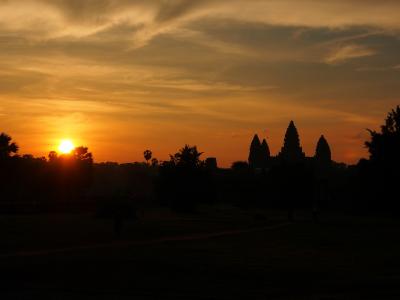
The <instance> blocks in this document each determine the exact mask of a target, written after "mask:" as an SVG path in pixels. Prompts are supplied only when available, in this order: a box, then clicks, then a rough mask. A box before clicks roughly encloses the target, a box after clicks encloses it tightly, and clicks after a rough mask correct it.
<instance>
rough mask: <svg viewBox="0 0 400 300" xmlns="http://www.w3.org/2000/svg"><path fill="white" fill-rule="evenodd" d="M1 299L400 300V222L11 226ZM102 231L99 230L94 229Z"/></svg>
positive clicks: (19, 220) (0, 265) (220, 220)
mask: <svg viewBox="0 0 400 300" xmlns="http://www.w3.org/2000/svg"><path fill="white" fill-rule="evenodd" d="M0 221H1V224H0V225H1V229H0V232H1V234H2V237H3V238H2V241H1V251H0V271H1V277H2V278H1V281H0V288H1V290H0V299H400V222H399V221H395V220H393V219H386V218H372V217H344V216H340V217H339V216H332V215H331V216H325V218H324V219H323V220H322V221H321V223H320V224H313V223H312V222H311V221H309V219H308V218H305V217H303V218H301V217H300V218H299V219H298V221H296V222H294V223H292V224H287V223H286V221H285V219H284V214H282V215H280V216H279V214H275V215H273V216H270V215H268V214H259V213H256V214H251V213H248V214H244V215H240V216H236V215H234V214H233V215H232V214H231V215H229V214H218V213H216V214H214V215H198V216H196V217H188V216H187V217H185V216H183V217H182V216H180V217H173V216H172V217H171V216H169V217H167V218H159V219H158V217H157V216H156V217H154V216H153V218H152V217H148V218H147V219H146V218H144V220H143V221H142V222H141V223H136V224H134V223H132V224H126V226H125V229H124V230H125V231H124V232H123V236H122V237H121V239H118V240H115V238H114V237H113V235H112V226H111V224H112V223H111V221H99V220H94V219H92V218H91V217H90V216H62V215H56V216H51V217H48V216H46V217H44V216H42V217H40V218H39V217H1V219H0ZM93 224H95V225H93Z"/></svg>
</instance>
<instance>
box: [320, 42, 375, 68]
mask: <svg viewBox="0 0 400 300" xmlns="http://www.w3.org/2000/svg"><path fill="white" fill-rule="evenodd" d="M376 53H377V52H376V51H375V50H374V49H371V48H368V47H365V46H362V45H356V44H351V45H345V46H340V47H338V48H337V49H334V50H333V51H332V52H331V53H330V54H329V55H328V56H327V57H326V58H325V62H326V63H328V64H340V63H344V62H346V61H348V60H350V59H354V58H360V57H366V56H371V55H375V54H376Z"/></svg>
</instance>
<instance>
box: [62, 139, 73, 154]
mask: <svg viewBox="0 0 400 300" xmlns="http://www.w3.org/2000/svg"><path fill="white" fill-rule="evenodd" d="M74 148H75V147H74V144H73V143H72V141H71V140H68V139H65V140H62V141H61V142H60V145H59V146H58V150H59V151H60V152H61V153H63V154H68V153H71V151H72V150H73V149H74Z"/></svg>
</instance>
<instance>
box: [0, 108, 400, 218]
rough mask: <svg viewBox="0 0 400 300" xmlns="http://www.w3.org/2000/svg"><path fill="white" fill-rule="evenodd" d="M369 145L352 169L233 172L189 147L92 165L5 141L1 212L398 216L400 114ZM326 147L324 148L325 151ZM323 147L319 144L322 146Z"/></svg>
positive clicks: (312, 166)
mask: <svg viewBox="0 0 400 300" xmlns="http://www.w3.org/2000/svg"><path fill="white" fill-rule="evenodd" d="M370 134H371V138H370V140H369V141H367V142H366V143H365V146H366V147H367V148H368V150H369V153H370V158H369V159H362V160H360V162H359V163H358V164H357V165H354V166H346V165H344V164H338V163H335V162H333V161H330V160H324V161H321V160H318V159H304V160H301V161H298V162H296V163H288V162H287V161H285V160H281V161H278V162H277V163H275V164H274V165H272V166H269V167H268V168H254V167H253V166H252V165H249V164H248V163H247V162H245V161H243V162H235V163H233V165H232V167H231V168H229V169H220V168H217V166H216V162H215V161H213V160H212V159H211V160H203V159H202V152H200V151H198V149H197V147H195V146H193V147H192V146H189V145H185V146H184V147H183V148H181V149H180V150H179V151H178V152H177V153H175V154H172V155H170V158H169V160H166V161H161V162H160V161H158V160H157V159H155V158H153V157H152V153H151V151H150V150H146V151H145V152H144V159H145V161H146V162H142V163H131V164H117V163H99V164H95V163H93V157H92V154H91V153H90V152H89V151H88V148H86V147H77V148H75V149H74V150H73V152H72V153H71V154H64V155H58V154H57V153H56V152H51V153H50V154H49V156H48V158H35V157H33V156H31V155H22V156H20V155H18V146H17V145H16V144H15V143H14V142H13V141H12V139H11V137H10V136H8V135H7V134H4V133H3V134H1V135H0V189H1V200H0V210H1V213H12V212H15V213H22V212H46V211H95V210H96V211H100V212H101V213H102V214H107V213H108V212H112V211H113V210H115V207H119V209H122V210H127V211H128V210H129V209H132V207H135V206H137V205H164V206H167V207H169V208H171V209H173V210H175V211H184V212H196V209H197V207H198V206H199V205H201V204H207V205H210V204H213V203H216V202H226V203H230V204H232V205H236V206H239V207H241V208H243V209H246V208H249V207H261V208H266V209H284V210H287V211H288V213H289V217H291V216H292V215H293V212H294V211H295V210H298V209H301V210H309V211H313V212H318V211H321V210H340V211H347V212H352V213H372V212H377V211H380V212H389V213H396V214H397V212H398V211H399V208H400V204H399V193H398V187H397V186H398V182H399V179H400V176H399V170H400V169H399V167H400V108H399V107H396V109H394V110H392V111H391V112H390V113H389V114H388V116H387V118H386V120H385V123H384V125H382V126H381V130H380V131H379V132H376V131H370ZM322 146H323V145H322ZM319 147H321V145H320V146H319Z"/></svg>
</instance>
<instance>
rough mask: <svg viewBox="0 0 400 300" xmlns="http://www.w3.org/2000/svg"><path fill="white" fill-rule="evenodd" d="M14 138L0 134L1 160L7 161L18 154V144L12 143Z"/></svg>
mask: <svg viewBox="0 0 400 300" xmlns="http://www.w3.org/2000/svg"><path fill="white" fill-rule="evenodd" d="M11 140H12V138H11V136H9V135H8V134H6V133H4V132H2V133H1V134H0V158H1V159H6V158H9V157H10V156H11V154H15V153H17V152H18V146H17V144H16V143H14V142H11Z"/></svg>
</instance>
